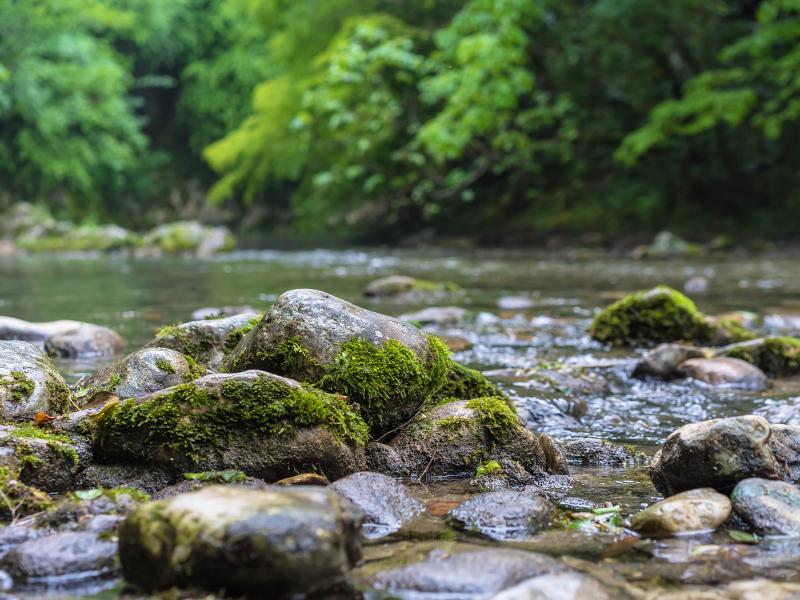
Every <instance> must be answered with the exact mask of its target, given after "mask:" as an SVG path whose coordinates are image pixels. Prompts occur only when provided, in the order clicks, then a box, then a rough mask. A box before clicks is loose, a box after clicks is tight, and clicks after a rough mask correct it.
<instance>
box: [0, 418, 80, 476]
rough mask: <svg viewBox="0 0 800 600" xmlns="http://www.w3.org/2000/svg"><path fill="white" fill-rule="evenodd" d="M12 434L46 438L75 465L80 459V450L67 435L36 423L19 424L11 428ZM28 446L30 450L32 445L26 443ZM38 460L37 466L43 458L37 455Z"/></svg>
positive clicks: (19, 436)
mask: <svg viewBox="0 0 800 600" xmlns="http://www.w3.org/2000/svg"><path fill="white" fill-rule="evenodd" d="M10 435H11V437H13V438H17V439H25V438H27V439H31V438H34V439H37V440H45V441H46V442H47V445H48V446H49V447H50V448H51V449H53V450H54V451H56V452H60V453H61V454H63V455H64V456H65V457H66V458H67V459H68V460H69V461H70V462H71V463H72V464H73V465H76V466H77V465H78V462H79V460H80V459H79V457H78V451H77V450H76V449H75V446H74V445H73V443H72V440H71V439H69V437H67V436H66V435H63V434H57V433H52V432H49V431H47V430H45V429H42V428H40V427H36V426H35V425H18V426H17V427H14V429H12V430H11V433H10ZM26 447H27V448H28V450H31V449H30V446H27V445H26ZM17 448H18V449H19V448H20V446H19V445H18V446H17ZM31 452H32V450H31ZM37 460H38V461H39V462H38V463H37V465H36V466H39V465H40V464H41V459H39V458H38V457H37Z"/></svg>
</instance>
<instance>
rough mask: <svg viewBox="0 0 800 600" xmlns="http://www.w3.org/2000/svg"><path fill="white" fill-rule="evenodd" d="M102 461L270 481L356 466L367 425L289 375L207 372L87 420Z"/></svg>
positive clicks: (333, 474)
mask: <svg viewBox="0 0 800 600" xmlns="http://www.w3.org/2000/svg"><path fill="white" fill-rule="evenodd" d="M89 419H90V421H91V422H92V423H93V428H94V456H95V459H96V460H98V461H99V462H120V461H134V462H136V461H141V462H149V463H154V464H161V465H165V466H169V467H171V468H173V469H175V470H176V472H178V473H183V472H199V471H222V470H225V469H236V470H240V471H243V472H244V473H246V474H247V475H251V476H253V477H260V478H262V479H264V480H265V481H277V480H279V479H282V478H284V477H288V476H290V475H294V474H296V473H303V472H312V471H315V472H320V473H324V474H325V475H326V476H328V477H329V478H330V479H337V478H339V477H343V476H345V475H348V474H350V473H353V472H355V471H357V470H359V468H360V466H361V464H362V462H363V449H362V447H363V445H364V444H365V443H366V442H367V438H368V431H367V426H366V424H365V423H364V421H363V420H362V419H361V417H360V416H359V415H358V413H357V412H356V411H355V410H354V409H353V408H352V407H351V406H350V405H349V404H348V403H347V401H346V400H345V399H344V398H342V397H341V396H338V395H336V394H328V393H325V392H322V391H321V390H318V389H315V388H313V387H311V386H309V385H303V384H300V383H298V382H296V381H293V380H291V379H286V378H283V377H279V376H277V375H272V374H271V373H265V372H263V371H246V372H244V373H235V374H215V375H207V376H205V377H202V378H200V379H198V380H196V381H194V382H192V383H187V384H182V385H178V386H175V387H172V388H169V389H167V390H164V391H162V392H157V393H155V394H152V395H150V396H145V397H143V398H137V399H130V400H126V401H120V402H114V403H111V404H109V405H107V406H106V407H105V408H104V409H103V410H102V411H100V412H99V413H97V414H96V415H94V416H93V417H89Z"/></svg>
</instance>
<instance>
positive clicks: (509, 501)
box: [449, 490, 555, 540]
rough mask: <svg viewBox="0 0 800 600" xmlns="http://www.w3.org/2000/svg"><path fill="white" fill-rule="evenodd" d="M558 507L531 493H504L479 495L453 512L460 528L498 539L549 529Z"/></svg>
mask: <svg viewBox="0 0 800 600" xmlns="http://www.w3.org/2000/svg"><path fill="white" fill-rule="evenodd" d="M554 514H555V507H554V506H553V505H552V504H551V503H550V502H549V501H548V500H546V499H544V498H542V497H541V496H537V495H536V494H533V493H530V492H515V491H511V490H502V491H495V492H486V493H484V494H478V495H477V496H474V497H472V498H470V499H469V500H466V501H465V502H462V503H461V504H459V505H458V506H457V507H456V508H454V509H453V510H451V511H450V513H449V517H450V519H451V521H452V522H453V523H455V524H456V525H457V526H458V527H459V528H462V529H465V530H467V531H476V532H479V533H482V534H484V535H487V536H489V537H491V538H493V539H497V540H511V539H520V538H526V537H530V536H531V535H532V534H534V533H536V532H537V531H541V530H542V529H546V528H547V527H548V526H549V525H550V522H551V521H552V519H553V515H554Z"/></svg>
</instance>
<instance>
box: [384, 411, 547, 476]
mask: <svg viewBox="0 0 800 600" xmlns="http://www.w3.org/2000/svg"><path fill="white" fill-rule="evenodd" d="M390 445H391V446H392V447H393V448H394V449H395V450H396V451H397V453H398V454H399V455H400V458H401V460H402V461H403V464H404V466H405V469H406V471H407V472H408V474H409V475H411V476H412V477H415V478H423V477H426V476H427V477H431V478H437V477H454V476H460V477H470V476H473V475H474V474H475V472H476V470H477V469H478V467H479V466H480V465H481V464H486V463H488V462H489V461H492V460H494V461H503V460H512V461H516V462H517V463H519V464H520V465H522V467H523V468H524V469H525V471H527V472H528V473H530V474H531V475H534V476H542V475H545V474H547V473H548V471H549V469H548V464H547V457H546V455H545V452H544V450H543V448H542V446H541V444H540V442H539V439H538V437H537V436H536V435H535V434H533V433H532V432H531V431H529V430H528V429H525V428H524V427H523V426H522V423H521V422H520V420H519V417H518V416H517V415H516V413H515V412H514V411H513V410H512V409H511V408H510V407H509V406H508V404H507V403H506V402H505V400H504V399H502V398H498V397H487V398H474V399H472V400H461V401H456V402H448V403H446V404H442V405H440V406H437V407H435V408H433V409H430V410H425V411H424V412H422V413H420V414H419V415H417V416H416V417H415V418H414V420H413V421H411V423H409V424H408V425H407V426H406V427H404V428H403V430H402V431H401V432H400V434H399V435H398V436H397V437H396V438H395V439H394V440H392V442H391V444H390Z"/></svg>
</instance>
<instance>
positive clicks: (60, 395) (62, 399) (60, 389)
mask: <svg viewBox="0 0 800 600" xmlns="http://www.w3.org/2000/svg"><path fill="white" fill-rule="evenodd" d="M45 386H46V388H47V392H48V394H49V395H50V402H49V403H48V405H47V408H48V411H49V412H50V413H52V414H57V415H63V414H64V413H66V412H67V411H68V410H69V407H70V406H71V405H74V401H73V400H72V392H71V391H70V389H69V388H68V387H67V384H66V383H63V382H59V381H57V380H55V379H53V378H48V379H47V382H46V384H45Z"/></svg>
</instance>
